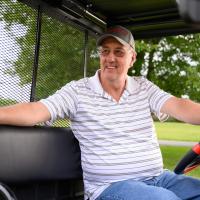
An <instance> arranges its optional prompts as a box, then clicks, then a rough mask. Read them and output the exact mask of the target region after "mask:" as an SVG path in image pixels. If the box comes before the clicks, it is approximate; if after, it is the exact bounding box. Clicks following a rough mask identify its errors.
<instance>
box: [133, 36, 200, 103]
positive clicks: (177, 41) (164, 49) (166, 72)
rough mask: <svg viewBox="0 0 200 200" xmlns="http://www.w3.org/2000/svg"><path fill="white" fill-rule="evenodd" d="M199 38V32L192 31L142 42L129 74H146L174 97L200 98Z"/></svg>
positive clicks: (138, 43) (199, 99) (197, 99)
mask: <svg viewBox="0 0 200 200" xmlns="http://www.w3.org/2000/svg"><path fill="white" fill-rule="evenodd" d="M199 39H200V35H199V34H191V35H179V36H170V37H166V38H157V39H151V40H146V41H143V40H142V41H139V42H137V46H138V55H139V59H138V62H137V63H136V65H135V66H134V70H133V71H132V72H130V73H132V74H137V75H141V74H143V75H145V76H146V77H147V78H148V79H150V80H151V81H153V82H154V83H155V84H157V85H158V86H160V87H161V88H162V89H164V90H165V91H168V92H170V93H172V94H173V95H175V96H179V97H181V96H183V95H185V96H188V97H190V98H191V99H193V100H196V101H200V97H199V95H198V94H199V90H200V89H199V88H200V82H199V78H200V53H199V49H200V40H199ZM142 57H143V59H142ZM142 60H143V62H142Z"/></svg>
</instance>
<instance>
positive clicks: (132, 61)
mask: <svg viewBox="0 0 200 200" xmlns="http://www.w3.org/2000/svg"><path fill="white" fill-rule="evenodd" d="M136 57H137V53H136V52H135V51H134V52H133V55H132V59H131V63H130V67H132V66H133V64H134V63H135V61H136Z"/></svg>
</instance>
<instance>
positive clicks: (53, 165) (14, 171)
mask: <svg viewBox="0 0 200 200" xmlns="http://www.w3.org/2000/svg"><path fill="white" fill-rule="evenodd" d="M0 182H3V183H5V184H7V185H8V186H9V187H10V188H11V189H12V190H13V191H14V192H15V194H16V196H17V199H18V200H25V199H26V200H32V199H34V200H35V199H37V200H44V199H45V200H50V199H56V200H57V199H82V197H83V187H82V169H81V162H80V148H79V143H78V141H77V140H76V138H75V137H74V135H73V133H72V131H71V129H69V128H57V127H39V126H38V127H17V126H0Z"/></svg>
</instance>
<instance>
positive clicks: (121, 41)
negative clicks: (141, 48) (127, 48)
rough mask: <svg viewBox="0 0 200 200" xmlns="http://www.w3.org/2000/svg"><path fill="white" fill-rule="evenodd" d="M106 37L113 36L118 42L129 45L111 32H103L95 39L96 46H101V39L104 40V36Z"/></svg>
mask: <svg viewBox="0 0 200 200" xmlns="http://www.w3.org/2000/svg"><path fill="white" fill-rule="evenodd" d="M108 37H113V38H115V39H116V40H117V41H118V42H120V43H121V44H122V45H129V44H128V43H127V42H125V41H124V40H122V39H121V38H119V37H117V36H115V35H112V34H104V35H102V36H101V37H99V38H98V39H97V46H101V44H102V42H103V40H105V39H106V38H108Z"/></svg>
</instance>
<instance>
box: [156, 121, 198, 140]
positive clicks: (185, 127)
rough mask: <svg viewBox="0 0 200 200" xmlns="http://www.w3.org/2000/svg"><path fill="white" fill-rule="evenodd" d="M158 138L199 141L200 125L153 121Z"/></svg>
mask: <svg viewBox="0 0 200 200" xmlns="http://www.w3.org/2000/svg"><path fill="white" fill-rule="evenodd" d="M155 127H156V131H157V134H158V138H159V139H162V140H180V141H194V142H198V141H200V126H195V125H190V124H185V123H178V122H164V123H161V122H155Z"/></svg>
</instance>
